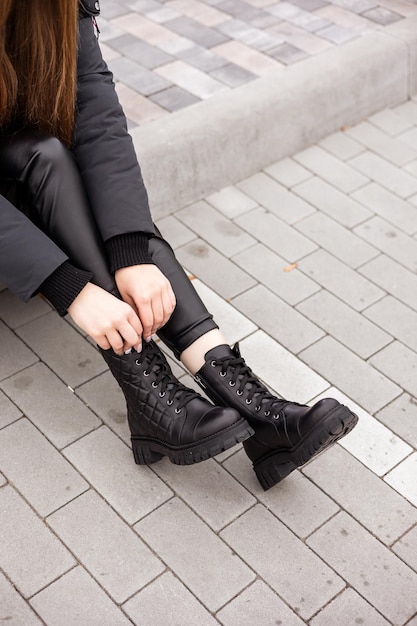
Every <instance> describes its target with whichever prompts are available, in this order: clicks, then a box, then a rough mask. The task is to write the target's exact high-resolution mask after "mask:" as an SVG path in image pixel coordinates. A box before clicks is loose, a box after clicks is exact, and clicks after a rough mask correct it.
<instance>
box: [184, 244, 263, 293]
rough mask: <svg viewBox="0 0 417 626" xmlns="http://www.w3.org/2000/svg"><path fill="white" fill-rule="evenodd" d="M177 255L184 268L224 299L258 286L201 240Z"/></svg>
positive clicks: (186, 246)
mask: <svg viewBox="0 0 417 626" xmlns="http://www.w3.org/2000/svg"><path fill="white" fill-rule="evenodd" d="M176 255H177V258H178V260H179V262H180V263H181V264H182V265H183V266H184V267H186V268H187V269H188V270H190V271H191V272H192V273H193V274H195V275H196V276H198V277H199V278H200V279H201V280H202V281H203V282H204V283H206V284H207V285H208V286H209V287H211V288H212V289H213V290H214V291H215V292H216V293H218V294H220V295H221V296H223V298H226V299H229V298H233V297H234V296H237V295H238V294H239V293H242V292H243V291H245V290H246V289H250V287H253V286H254V285H255V284H256V281H255V280H254V279H253V278H252V277H251V276H248V275H247V273H245V272H244V271H242V270H241V269H240V268H239V267H237V266H236V264H235V263H232V262H231V261H230V260H229V259H227V258H226V257H225V256H223V255H222V254H220V253H219V252H217V250H214V248H212V247H211V246H209V245H208V244H207V243H206V242H205V241H203V240H201V239H196V240H195V241H193V242H191V243H189V244H187V245H185V246H181V247H180V248H178V249H177V250H176Z"/></svg>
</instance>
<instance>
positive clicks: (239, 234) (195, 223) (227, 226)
mask: <svg viewBox="0 0 417 626" xmlns="http://www.w3.org/2000/svg"><path fill="white" fill-rule="evenodd" d="M175 216H176V217H177V218H178V219H179V220H180V221H181V222H182V223H183V224H185V225H186V226H187V227H188V228H191V229H192V230H193V231H194V232H195V233H196V234H197V235H199V236H200V237H202V238H203V239H204V240H205V241H207V242H208V243H209V244H210V245H211V246H213V247H214V248H216V249H217V250H218V251H219V252H221V253H222V254H224V255H225V256H227V257H229V258H230V257H232V256H233V255H234V254H237V253H238V252H241V251H242V250H246V248H249V247H250V246H252V245H254V243H255V239H254V238H253V237H251V236H250V235H248V234H247V233H246V232H245V231H244V230H242V229H241V228H239V226H237V225H236V224H234V223H233V222H230V220H227V219H226V218H225V217H223V215H221V213H219V212H218V211H216V210H215V209H213V208H211V207H210V205H209V204H207V202H205V201H201V202H197V203H195V204H192V205H190V206H189V207H187V208H186V209H183V210H182V211H177V212H176V214H175Z"/></svg>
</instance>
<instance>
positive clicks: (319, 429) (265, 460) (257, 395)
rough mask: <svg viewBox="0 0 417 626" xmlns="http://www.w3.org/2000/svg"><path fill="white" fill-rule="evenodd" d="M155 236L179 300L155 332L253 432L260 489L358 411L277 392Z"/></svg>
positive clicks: (329, 440)
mask: <svg viewBox="0 0 417 626" xmlns="http://www.w3.org/2000/svg"><path fill="white" fill-rule="evenodd" d="M152 241H153V246H152V250H153V258H154V260H155V262H156V263H157V265H158V266H159V268H160V269H161V270H162V272H163V273H164V274H166V275H167V276H168V278H169V279H170V281H171V284H172V286H173V290H174V293H175V295H176V297H177V306H176V308H175V311H174V313H173V315H172V317H171V319H170V320H169V322H168V324H167V325H166V326H165V327H164V328H163V329H161V331H160V332H159V333H158V334H159V335H160V336H161V338H162V339H163V340H164V341H165V342H166V343H167V344H168V345H169V346H170V347H171V348H173V350H174V352H175V354H176V355H177V356H179V357H180V358H181V361H182V362H183V363H184V364H185V365H186V367H188V369H189V370H190V371H191V373H192V374H193V375H195V380H196V381H197V382H198V383H199V384H200V385H201V387H202V388H203V389H204V391H205V393H206V394H207V395H208V396H209V398H211V400H212V401H213V402H214V403H215V404H218V405H221V406H229V407H233V408H235V409H236V410H237V411H239V413H240V414H241V415H242V416H243V417H245V418H246V420H247V421H248V423H249V424H250V425H251V426H252V428H253V429H254V431H255V434H254V436H253V437H251V438H250V439H248V440H246V441H244V443H243V446H244V448H245V451H246V453H247V454H248V456H249V458H250V459H251V460H252V461H253V466H254V469H255V472H256V475H257V477H258V479H259V481H260V483H261V485H262V487H263V488H264V489H269V488H270V487H272V486H273V485H275V484H276V483H278V482H280V481H281V480H282V479H283V478H285V477H286V476H288V474H290V473H291V472H292V471H293V470H295V469H296V468H297V467H300V466H301V465H304V464H305V463H306V462H307V461H309V460H310V459H311V458H312V457H313V456H314V455H316V454H318V453H319V452H321V451H322V450H324V448H326V447H328V446H330V445H331V444H333V443H334V442H335V441H337V440H339V439H340V438H341V437H343V436H344V435H346V434H347V433H348V432H349V431H350V430H351V429H352V428H353V427H354V426H355V424H356V422H357V416H356V415H354V414H353V413H352V412H351V411H350V410H349V409H348V408H347V407H345V406H343V405H341V404H340V403H339V402H337V400H334V399H332V398H326V399H324V400H321V401H320V402H317V403H316V404H315V405H314V406H312V407H308V406H305V405H300V404H298V403H296V402H289V401H287V400H283V399H282V398H278V397H277V396H274V395H273V394H271V393H270V392H269V390H268V389H267V388H266V387H265V386H264V385H263V384H262V383H261V382H260V380H259V379H258V378H257V377H256V376H255V375H254V373H253V372H252V370H251V369H250V368H249V367H248V365H247V364H246V363H245V361H244V359H243V358H242V356H241V354H240V351H239V347H238V345H236V346H235V347H234V348H231V347H230V346H228V345H227V344H226V342H225V340H224V338H223V336H222V335H221V333H220V331H219V330H218V329H217V326H216V324H215V323H214V322H213V320H212V318H211V316H210V314H209V313H208V311H207V309H206V308H205V306H204V304H203V303H202V302H201V300H200V298H199V297H198V295H197V293H196V291H195V289H194V287H193V285H192V282H191V281H190V280H189V279H188V277H187V275H186V274H185V273H184V272H183V270H182V268H181V266H180V265H179V263H178V261H177V259H176V258H175V256H174V253H173V251H172V250H171V248H170V247H169V245H168V244H167V243H166V242H164V241H163V240H161V239H154V240H152Z"/></svg>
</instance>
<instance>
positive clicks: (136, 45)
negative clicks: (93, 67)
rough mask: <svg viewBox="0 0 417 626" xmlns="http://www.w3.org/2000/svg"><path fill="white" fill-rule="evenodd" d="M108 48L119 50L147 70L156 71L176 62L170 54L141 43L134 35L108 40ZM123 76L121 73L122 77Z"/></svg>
mask: <svg viewBox="0 0 417 626" xmlns="http://www.w3.org/2000/svg"><path fill="white" fill-rule="evenodd" d="M106 43H107V45H108V46H111V47H112V48H114V49H115V50H118V51H119V52H120V53H122V54H123V55H124V56H126V57H128V58H129V59H131V60H132V61H136V63H138V64H139V65H140V66H142V67H146V68H147V69H154V68H155V67H159V66H160V65H164V64H165V63H170V62H171V61H173V60H174V57H172V56H171V55H170V54H167V53H166V52H164V51H163V50H160V49H159V48H157V47H156V46H151V45H150V44H148V43H146V41H141V40H140V39H138V38H137V37H134V36H133V35H129V34H128V35H122V36H121V37H116V38H115V39H108V40H107V41H106ZM122 75H123V74H122V73H121V74H120V76H122Z"/></svg>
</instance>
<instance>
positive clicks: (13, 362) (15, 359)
mask: <svg viewBox="0 0 417 626" xmlns="http://www.w3.org/2000/svg"><path fill="white" fill-rule="evenodd" d="M0 345H1V347H2V351H3V355H7V358H4V357H3V358H2V359H0V380H2V379H4V378H7V377H8V376H12V375H13V374H15V373H16V372H19V371H20V370H22V369H24V368H25V367H29V365H32V364H33V363H36V361H37V360H38V357H37V356H36V355H35V354H33V352H31V350H29V348H28V347H27V346H26V345H25V344H24V343H23V341H20V339H18V338H17V337H16V335H15V334H14V333H13V332H12V331H11V330H10V329H9V328H7V326H6V325H5V324H3V323H2V322H0Z"/></svg>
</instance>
